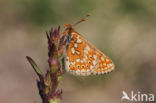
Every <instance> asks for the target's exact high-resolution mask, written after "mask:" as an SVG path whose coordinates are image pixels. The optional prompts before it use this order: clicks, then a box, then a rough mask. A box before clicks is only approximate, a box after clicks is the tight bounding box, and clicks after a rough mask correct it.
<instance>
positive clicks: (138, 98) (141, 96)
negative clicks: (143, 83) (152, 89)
mask: <svg viewBox="0 0 156 103" xmlns="http://www.w3.org/2000/svg"><path fill="white" fill-rule="evenodd" d="M154 97H155V96H154V94H152V93H150V94H146V93H141V92H140V91H138V92H134V91H131V92H130V93H129V94H128V93H126V92H125V91H122V97H121V101H126V100H127V101H132V102H143V101H145V102H146V101H147V102H152V101H154Z"/></svg>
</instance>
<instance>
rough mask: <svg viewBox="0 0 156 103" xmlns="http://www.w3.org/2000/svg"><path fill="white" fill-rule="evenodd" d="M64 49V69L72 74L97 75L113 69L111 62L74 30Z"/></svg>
mask: <svg viewBox="0 0 156 103" xmlns="http://www.w3.org/2000/svg"><path fill="white" fill-rule="evenodd" d="M70 35H71V40H70V43H69V45H68V47H67V50H66V60H65V65H66V71H68V72H71V73H72V74H74V75H82V76H87V75H91V74H94V75H97V74H104V73H107V72H110V71H112V70H113V69H114V64H113V62H112V61H111V60H110V59H109V58H108V57H107V56H106V55H105V54H103V53H102V52H101V51H100V50H98V49H97V48H96V47H94V46H93V45H92V44H91V43H89V42H88V41H87V40H86V39H84V37H82V36H81V35H80V34H79V33H77V32H75V31H74V30H72V31H71V33H70Z"/></svg>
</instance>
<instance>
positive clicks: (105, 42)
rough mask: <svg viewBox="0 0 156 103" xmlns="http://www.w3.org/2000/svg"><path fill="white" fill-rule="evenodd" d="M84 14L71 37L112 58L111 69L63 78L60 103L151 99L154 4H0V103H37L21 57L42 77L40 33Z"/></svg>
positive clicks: (80, 0) (129, 0)
mask: <svg viewBox="0 0 156 103" xmlns="http://www.w3.org/2000/svg"><path fill="white" fill-rule="evenodd" d="M87 13H91V14H92V16H91V17H89V20H88V21H87V22H84V23H81V24H79V25H77V26H76V27H75V29H76V31H77V32H79V33H80V34H82V35H83V36H84V37H85V38H87V39H88V40H89V41H91V42H92V43H93V44H94V45H95V46H96V47H97V48H99V49H100V50H101V51H103V52H104V53H105V54H106V55H107V56H109V57H110V58H112V60H113V61H114V63H115V64H116V69H115V71H113V72H112V73H110V74H108V75H102V76H90V77H75V76H72V75H70V74H68V73H67V74H65V75H64V77H63V79H62V81H61V83H60V85H59V87H60V88H63V103H120V102H121V100H120V99H121V97H122V91H123V90H124V91H126V92H128V93H130V91H131V90H134V91H136V92H137V91H141V93H153V94H154V93H155V94H156V82H155V78H156V74H155V73H156V62H155V61H156V1H155V0H0V103H34V101H36V103H41V99H40V97H39V94H38V90H37V87H36V79H37V76H36V74H35V73H34V71H33V69H32V68H31V67H30V65H29V64H28V62H27V61H26V59H25V56H27V55H28V56H31V57H32V58H33V59H34V60H35V61H36V62H37V64H39V66H40V68H42V70H43V71H45V70H46V69H47V68H48V63H47V59H48V57H47V39H46V36H45V31H48V30H49V29H50V28H51V27H57V26H59V25H60V26H61V28H63V25H64V24H66V23H71V24H72V23H75V22H76V21H78V20H80V19H81V18H82V17H84V16H85V15H86V14H87ZM126 103H127V102H126Z"/></svg>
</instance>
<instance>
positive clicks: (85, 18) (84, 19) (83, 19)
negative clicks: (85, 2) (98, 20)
mask: <svg viewBox="0 0 156 103" xmlns="http://www.w3.org/2000/svg"><path fill="white" fill-rule="evenodd" d="M90 15H91V14H87V15H86V16H85V17H84V18H82V19H81V20H80V21H78V22H76V23H74V24H73V25H72V26H76V25H77V24H79V23H81V22H83V21H86V20H87V18H88V17H89V16H90Z"/></svg>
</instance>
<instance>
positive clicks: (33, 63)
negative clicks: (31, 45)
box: [26, 56, 42, 76]
mask: <svg viewBox="0 0 156 103" xmlns="http://www.w3.org/2000/svg"><path fill="white" fill-rule="evenodd" d="M26 58H27V60H28V61H29V63H30V64H31V66H32V67H33V69H34V70H35V72H36V73H37V75H39V76H42V72H41V71H40V69H39V68H38V66H37V64H36V63H35V62H34V60H33V59H32V58H30V57H29V56H26Z"/></svg>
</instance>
